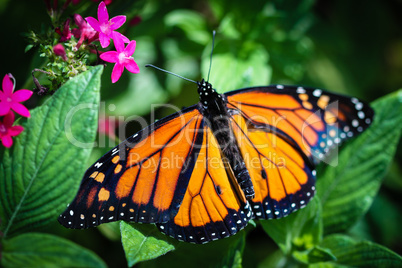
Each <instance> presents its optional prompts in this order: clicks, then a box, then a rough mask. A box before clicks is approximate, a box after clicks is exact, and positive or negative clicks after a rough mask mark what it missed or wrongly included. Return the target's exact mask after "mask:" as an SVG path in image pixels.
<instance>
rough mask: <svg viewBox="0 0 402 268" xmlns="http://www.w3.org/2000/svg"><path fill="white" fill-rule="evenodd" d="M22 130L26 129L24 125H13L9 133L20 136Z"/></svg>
mask: <svg viewBox="0 0 402 268" xmlns="http://www.w3.org/2000/svg"><path fill="white" fill-rule="evenodd" d="M22 131H24V128H23V127H22V126H13V127H11V128H10V129H9V130H8V134H9V135H10V136H18V135H20V133H21V132H22Z"/></svg>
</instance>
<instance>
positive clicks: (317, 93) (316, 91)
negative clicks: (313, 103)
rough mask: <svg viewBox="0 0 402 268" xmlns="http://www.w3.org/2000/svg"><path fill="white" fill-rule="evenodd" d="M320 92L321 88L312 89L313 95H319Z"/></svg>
mask: <svg viewBox="0 0 402 268" xmlns="http://www.w3.org/2000/svg"><path fill="white" fill-rule="evenodd" d="M321 93H322V90H321V89H316V90H314V91H313V95H314V96H315V97H319V96H321Z"/></svg>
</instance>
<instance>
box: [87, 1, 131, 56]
mask: <svg viewBox="0 0 402 268" xmlns="http://www.w3.org/2000/svg"><path fill="white" fill-rule="evenodd" d="M86 20H87V21H88V23H89V25H91V26H92V28H94V29H95V31H97V32H99V41H100V43H101V46H102V47H103V48H105V47H107V46H108V45H109V44H110V39H111V38H113V33H114V32H115V31H114V30H116V29H118V28H120V26H122V25H123V24H124V23H125V22H126V16H123V15H121V16H116V17H114V18H112V19H110V20H109V14H108V12H107V9H106V5H105V3H104V2H103V1H102V2H101V3H100V4H99V7H98V20H99V21H98V20H96V19H95V18H93V17H87V18H86ZM123 40H124V42H125V43H128V42H130V40H129V39H128V38H127V37H125V36H123Z"/></svg>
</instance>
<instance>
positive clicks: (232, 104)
mask: <svg viewBox="0 0 402 268" xmlns="http://www.w3.org/2000/svg"><path fill="white" fill-rule="evenodd" d="M225 95H226V97H227V100H228V108H229V109H230V111H231V113H232V114H233V116H232V127H233V131H234V133H235V136H236V139H237V142H238V144H239V147H240V148H241V153H242V155H243V158H244V159H245V162H246V166H247V168H248V170H249V172H250V176H251V179H252V182H253V185H254V188H255V192H256V194H255V197H254V199H253V200H252V201H251V202H250V203H251V206H252V208H253V211H254V212H255V215H256V216H257V217H258V218H262V219H271V218H280V217H283V216H286V215H288V214H289V213H291V212H292V211H295V210H297V209H299V208H302V207H304V206H305V205H306V204H307V203H308V201H309V200H310V199H311V198H312V196H313V195H314V192H315V187H314V185H315V173H316V172H315V170H314V167H315V165H316V164H317V163H318V162H319V161H320V160H322V159H323V158H324V157H325V155H326V154H327V153H328V152H329V150H330V149H331V148H333V147H334V146H336V145H337V144H340V143H341V142H342V141H344V140H346V139H348V138H350V137H353V136H355V135H356V134H358V133H360V132H362V131H364V130H365V129H366V128H367V127H368V126H369V124H370V123H371V121H372V119H373V115H374V112H373V110H372V109H371V108H370V107H369V106H368V105H367V104H365V103H364V102H362V101H360V100H358V99H356V98H348V97H344V96H340V95H336V94H333V93H328V92H324V91H322V90H320V89H310V88H302V87H292V86H281V85H278V86H270V87H257V88H248V89H242V90H237V91H233V92H229V93H226V94H225Z"/></svg>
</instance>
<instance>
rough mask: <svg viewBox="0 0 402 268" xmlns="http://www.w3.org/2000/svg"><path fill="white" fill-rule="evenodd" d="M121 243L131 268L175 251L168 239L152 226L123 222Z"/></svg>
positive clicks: (121, 224)
mask: <svg viewBox="0 0 402 268" xmlns="http://www.w3.org/2000/svg"><path fill="white" fill-rule="evenodd" d="M120 229H121V241H122V243H123V248H124V252H125V253H126V259H127V264H128V266H129V267H131V266H133V265H134V264H136V263H138V262H142V261H147V260H152V259H155V258H157V257H159V256H161V255H164V254H166V253H168V252H169V251H172V250H174V249H175V247H174V246H173V245H172V244H170V243H169V242H168V241H167V239H168V237H167V236H165V235H163V234H162V233H161V232H159V230H158V229H157V228H156V226H155V225H151V224H144V225H140V224H136V225H135V227H134V226H133V225H131V224H129V223H126V222H123V221H122V222H121V223H120Z"/></svg>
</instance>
